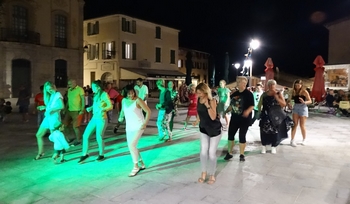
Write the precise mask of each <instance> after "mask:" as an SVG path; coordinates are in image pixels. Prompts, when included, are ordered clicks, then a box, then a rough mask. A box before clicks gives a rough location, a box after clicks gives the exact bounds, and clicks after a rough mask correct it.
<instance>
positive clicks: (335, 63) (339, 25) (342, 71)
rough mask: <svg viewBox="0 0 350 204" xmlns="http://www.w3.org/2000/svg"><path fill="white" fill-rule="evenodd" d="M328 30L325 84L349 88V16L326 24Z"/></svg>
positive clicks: (332, 87)
mask: <svg viewBox="0 0 350 204" xmlns="http://www.w3.org/2000/svg"><path fill="white" fill-rule="evenodd" d="M326 28H327V29H328V31H329V42H328V63H327V65H325V66H324V67H325V74H324V79H325V86H326V87H327V88H331V89H335V90H338V89H343V90H350V82H349V78H350V46H349V43H350V17H346V18H343V19H340V20H337V21H334V22H331V23H329V24H327V25H326Z"/></svg>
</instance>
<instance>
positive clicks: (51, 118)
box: [34, 81, 64, 160]
mask: <svg viewBox="0 0 350 204" xmlns="http://www.w3.org/2000/svg"><path fill="white" fill-rule="evenodd" d="M43 94H44V103H45V105H42V106H38V107H37V108H38V110H39V111H42V110H45V117H44V120H43V122H41V124H40V126H39V129H38V131H37V133H36V139H37V143H38V154H37V155H36V157H35V158H34V160H38V159H41V158H42V157H43V156H44V140H43V137H44V135H45V134H46V133H47V132H48V131H50V132H52V131H53V130H54V129H55V127H54V124H55V123H57V122H61V110H63V109H64V103H63V96H62V95H61V93H60V92H58V91H57V90H56V86H55V85H54V84H53V83H52V82H49V81H47V82H45V84H44V89H43Z"/></svg>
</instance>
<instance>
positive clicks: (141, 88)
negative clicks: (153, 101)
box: [134, 78, 148, 104]
mask: <svg viewBox="0 0 350 204" xmlns="http://www.w3.org/2000/svg"><path fill="white" fill-rule="evenodd" d="M134 89H135V91H136V94H137V97H139V98H140V99H142V100H143V101H145V103H146V104H147V99H148V87H147V86H146V85H144V84H143V80H142V79H141V78H138V79H136V85H135V86H134Z"/></svg>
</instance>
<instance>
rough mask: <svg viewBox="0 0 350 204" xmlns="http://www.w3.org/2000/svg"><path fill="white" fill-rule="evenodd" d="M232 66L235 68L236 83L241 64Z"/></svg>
mask: <svg viewBox="0 0 350 204" xmlns="http://www.w3.org/2000/svg"><path fill="white" fill-rule="evenodd" d="M233 66H235V68H236V81H237V77H238V69H239V68H240V67H241V64H240V63H236V64H233Z"/></svg>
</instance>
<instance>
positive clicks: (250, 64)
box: [243, 39, 260, 86]
mask: <svg viewBox="0 0 350 204" xmlns="http://www.w3.org/2000/svg"><path fill="white" fill-rule="evenodd" d="M259 46H260V42H259V41H258V40H254V39H253V40H252V41H251V42H250V44H249V47H248V53H247V54H245V57H246V59H245V60H244V65H243V74H247V73H245V71H244V68H246V69H249V85H248V86H251V85H252V76H253V61H252V60H251V56H252V52H253V50H255V49H257V48H258V47H259Z"/></svg>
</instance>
